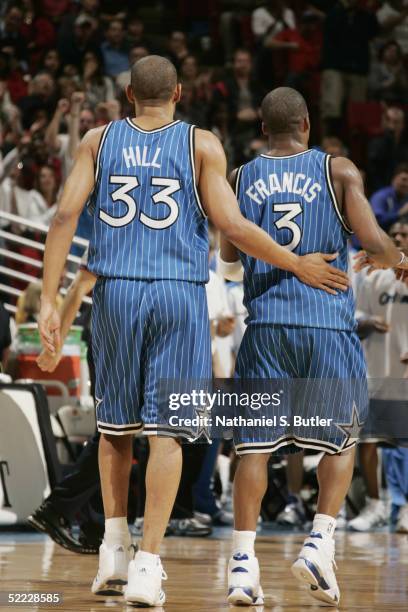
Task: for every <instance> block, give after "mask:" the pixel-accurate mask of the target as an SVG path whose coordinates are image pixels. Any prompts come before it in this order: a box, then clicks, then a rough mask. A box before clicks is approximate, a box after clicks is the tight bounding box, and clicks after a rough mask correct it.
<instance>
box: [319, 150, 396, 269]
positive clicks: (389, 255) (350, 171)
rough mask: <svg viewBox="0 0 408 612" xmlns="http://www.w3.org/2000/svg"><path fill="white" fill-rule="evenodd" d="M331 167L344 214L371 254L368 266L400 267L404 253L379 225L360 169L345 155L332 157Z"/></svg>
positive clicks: (368, 254) (363, 245)
mask: <svg viewBox="0 0 408 612" xmlns="http://www.w3.org/2000/svg"><path fill="white" fill-rule="evenodd" d="M331 166H332V176H333V183H334V188H335V191H336V195H337V200H338V202H340V203H342V211H341V212H342V214H343V217H344V218H345V220H346V221H347V224H348V225H349V226H350V229H351V230H352V231H353V232H354V233H355V235H356V236H357V238H358V240H359V241H360V243H361V246H362V247H363V249H364V252H365V253H366V254H367V256H368V257H367V258H366V260H367V263H366V264H365V265H370V264H373V265H374V266H375V267H384V268H393V267H395V266H397V265H398V263H399V262H400V260H401V252H400V251H399V250H398V249H397V247H396V246H395V245H394V243H393V241H392V240H391V238H390V237H389V236H388V235H387V234H386V233H385V232H384V231H383V230H382V229H381V228H380V226H379V225H378V223H377V220H376V218H375V215H374V213H373V211H372V208H371V206H370V203H369V202H368V200H367V198H366V196H365V193H364V184H363V180H362V178H361V174H360V172H359V170H358V168H356V166H355V165H354V164H353V162H351V161H350V160H349V159H347V158H345V157H335V158H333V159H332V160H331ZM364 252H363V253H362V258H361V263H362V264H363V263H364V261H365V259H364V258H365V253H364ZM363 260H364V261H363ZM365 265H361V266H359V268H362V267H365Z"/></svg>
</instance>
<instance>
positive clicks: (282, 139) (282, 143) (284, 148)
mask: <svg viewBox="0 0 408 612" xmlns="http://www.w3.org/2000/svg"><path fill="white" fill-rule="evenodd" d="M307 148H308V145H307V143H304V142H301V141H300V140H297V139H296V138H293V137H292V136H289V135H287V134H282V135H281V134H275V135H274V136H273V138H269V142H268V155H271V156H273V157H280V156H282V157H283V156H285V155H294V154H296V153H302V151H307Z"/></svg>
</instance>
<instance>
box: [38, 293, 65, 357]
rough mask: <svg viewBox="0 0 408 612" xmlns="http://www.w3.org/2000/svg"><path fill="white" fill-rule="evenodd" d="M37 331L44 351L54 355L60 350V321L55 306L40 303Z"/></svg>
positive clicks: (49, 303) (48, 303) (45, 302)
mask: <svg viewBox="0 0 408 612" xmlns="http://www.w3.org/2000/svg"><path fill="white" fill-rule="evenodd" d="M38 329H39V332H40V337H41V344H42V345H43V347H44V349H45V350H46V351H48V352H49V353H51V355H56V354H57V353H58V352H59V351H60V349H61V319H60V316H59V313H58V310H57V307H56V306H55V304H52V303H51V302H47V301H43V302H41V309H40V313H39V315H38Z"/></svg>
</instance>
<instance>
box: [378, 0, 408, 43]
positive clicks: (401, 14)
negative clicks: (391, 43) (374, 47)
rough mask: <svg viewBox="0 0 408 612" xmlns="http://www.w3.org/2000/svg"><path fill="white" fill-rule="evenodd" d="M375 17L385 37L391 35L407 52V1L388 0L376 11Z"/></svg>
mask: <svg viewBox="0 0 408 612" xmlns="http://www.w3.org/2000/svg"><path fill="white" fill-rule="evenodd" d="M377 19H378V22H379V24H380V25H381V27H382V29H383V31H384V32H385V33H386V34H387V38H390V37H392V38H393V40H396V41H397V43H398V44H399V45H400V47H401V48H402V52H403V54H404V55H406V54H407V53H408V1H407V0H388V2H384V3H383V5H382V6H381V8H379V9H378V11H377Z"/></svg>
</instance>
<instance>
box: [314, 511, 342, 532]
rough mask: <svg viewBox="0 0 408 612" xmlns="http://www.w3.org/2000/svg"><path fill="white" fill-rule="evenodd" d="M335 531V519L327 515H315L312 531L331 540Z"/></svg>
mask: <svg viewBox="0 0 408 612" xmlns="http://www.w3.org/2000/svg"><path fill="white" fill-rule="evenodd" d="M335 529H336V519H335V518H333V517H332V516H329V515H328V514H315V516H314V519H313V525H312V531H313V532H318V533H321V534H323V535H326V536H329V537H330V538H332V537H333V536H334V530H335Z"/></svg>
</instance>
